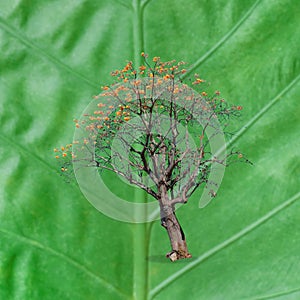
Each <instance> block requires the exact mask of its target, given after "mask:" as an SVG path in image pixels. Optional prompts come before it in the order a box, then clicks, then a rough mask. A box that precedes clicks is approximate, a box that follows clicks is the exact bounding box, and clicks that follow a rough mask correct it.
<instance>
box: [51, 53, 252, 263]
mask: <svg viewBox="0 0 300 300" xmlns="http://www.w3.org/2000/svg"><path fill="white" fill-rule="evenodd" d="M142 56H143V57H144V65H142V66H139V68H137V69H135V68H134V66H133V64H132V62H128V63H127V64H126V66H125V67H124V68H123V69H122V70H116V71H114V72H112V73H111V75H112V76H113V77H115V78H116V82H115V83H114V84H112V85H110V86H104V87H103V92H102V93H101V94H100V95H97V96H95V97H94V98H95V101H97V108H98V109H97V110H95V111H93V112H88V113H86V114H85V115H84V118H83V120H80V121H78V120H75V123H76V127H77V130H82V131H83V132H84V135H83V138H82V139H81V140H80V141H74V142H73V143H75V144H77V147H76V151H74V150H73V151H72V149H71V148H72V144H69V145H67V146H66V147H61V149H60V150H59V149H55V152H60V153H57V155H56V158H63V159H64V162H63V166H62V169H61V170H62V171H63V172H65V171H67V170H68V169H69V168H70V166H71V163H74V162H76V164H77V166H78V163H80V167H96V168H98V169H99V171H100V172H103V171H109V172H114V173H115V174H118V175H119V176H121V177H122V178H123V179H125V180H126V181H128V182H129V183H130V184H133V185H135V186H137V187H139V188H140V189H142V190H144V191H146V192H147V193H148V194H149V195H150V196H151V197H153V198H155V199H156V201H157V202H158V205H159V208H160V220H161V225H162V226H163V227H164V228H165V229H166V231H167V233H168V236H169V239H170V243H171V248H172V249H171V251H170V252H169V253H168V254H167V257H169V258H170V260H172V261H175V260H178V259H182V258H189V257H191V254H190V253H189V251H188V248H187V244H186V239H185V235H184V232H183V229H182V227H181V225H180V223H179V221H178V219H177V217H176V214H175V208H176V205H178V204H185V203H187V202H188V200H189V198H190V197H191V196H192V195H193V193H194V192H195V191H196V190H197V189H198V188H199V187H200V186H201V185H202V184H203V185H205V187H206V189H207V190H208V194H209V196H210V198H213V197H215V196H216V190H217V188H218V186H219V184H220V182H216V181H214V180H213V179H211V177H210V175H211V173H212V172H213V171H214V170H216V169H217V166H222V167H226V166H228V165H229V164H231V163H233V162H237V161H244V162H249V161H248V160H247V159H246V158H244V156H243V154H242V153H241V152H239V151H233V150H232V151H230V152H229V153H227V154H226V147H225V144H224V129H225V128H226V127H227V126H228V121H229V120H230V118H231V117H238V116H239V115H240V111H241V109H242V107H241V106H231V105H229V104H228V103H227V102H226V101H225V100H224V99H222V98H221V97H220V92H218V91H216V92H215V93H214V94H213V96H209V95H208V93H207V92H206V91H204V90H203V84H204V80H202V79H201V78H199V76H198V75H197V74H195V76H194V78H193V80H190V83H191V84H192V85H193V86H194V87H197V88H199V89H200V90H201V91H200V93H198V92H196V91H195V90H194V89H192V88H191V87H189V85H187V84H185V83H183V80H182V76H183V74H185V73H186V69H184V65H185V63H184V62H178V63H176V61H169V62H162V61H161V60H160V58H159V57H154V58H153V59H152V61H153V65H151V64H150V63H149V62H148V59H147V55H145V54H144V53H142ZM220 141H221V142H220ZM78 145H79V146H78ZM216 147H218V149H217V151H216ZM80 152H82V153H84V155H82V153H80ZM209 200H210V199H208V200H206V202H208V201H209Z"/></svg>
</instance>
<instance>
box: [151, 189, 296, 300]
mask: <svg viewBox="0 0 300 300" xmlns="http://www.w3.org/2000/svg"><path fill="white" fill-rule="evenodd" d="M299 198H300V192H298V193H297V194H295V195H294V196H292V197H291V198H289V199H288V200H286V201H284V202H283V203H282V204H280V205H278V206H277V207H275V208H273V209H272V210H271V211H269V212H268V213H266V214H265V215H264V216H262V217H261V218H259V219H258V220H256V221H255V222H253V223H251V224H250V225H248V226H246V227H245V228H243V229H242V230H241V231H239V232H238V233H236V234H234V235H233V236H231V237H230V238H228V239H227V240H225V241H224V242H222V243H220V244H218V245H216V246H215V247H213V248H211V249H210V250H208V251H207V252H205V253H204V254H202V255H201V256H199V257H198V258H197V259H195V260H194V261H192V262H191V263H189V264H188V265H186V266H185V267H183V268H182V269H180V270H179V271H177V272H176V273H174V274H172V275H171V276H169V277H168V278H166V279H165V280H164V281H162V282H161V283H160V284H158V285H157V286H156V287H154V288H153V289H152V290H151V291H150V297H151V298H153V296H155V295H156V294H158V293H159V292H160V291H161V290H163V289H164V288H166V287H167V286H168V285H170V284H171V283H172V282H174V281H175V280H177V279H178V278H179V277H181V276H182V275H183V274H185V273H186V272H188V271H189V270H191V269H193V268H195V267H197V266H198V265H199V264H200V263H201V262H203V261H205V260H206V259H208V258H209V257H211V256H213V255H215V254H216V253H218V252H220V251H221V250H223V249H225V248H226V247H228V246H229V245H231V244H233V243H234V242H236V241H238V240H239V239H241V238H242V237H244V236H246V235H247V234H248V233H250V232H251V231H253V230H255V229H256V228H258V227H259V226H260V225H262V224H263V223H265V222H267V221H268V220H269V219H270V218H271V217H273V216H275V215H276V214H278V213H280V212H281V211H282V210H284V209H285V208H287V207H288V206H290V205H292V204H293V203H294V202H296V201H297V200H298V199H299Z"/></svg>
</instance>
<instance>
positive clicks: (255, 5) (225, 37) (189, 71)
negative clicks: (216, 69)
mask: <svg viewBox="0 0 300 300" xmlns="http://www.w3.org/2000/svg"><path fill="white" fill-rule="evenodd" d="M260 1H261V0H257V1H255V3H254V4H253V5H252V6H251V7H250V9H249V10H248V11H247V12H246V13H245V14H244V15H243V17H242V18H241V19H240V20H239V21H238V22H237V23H236V24H235V25H234V26H233V27H232V28H231V30H229V31H228V32H227V33H226V34H225V35H224V36H223V37H222V38H221V39H220V40H219V41H218V42H217V43H216V44H215V45H214V46H213V47H212V48H210V49H209V50H208V51H207V52H206V53H204V54H203V55H202V56H201V57H200V58H199V59H198V60H197V61H196V62H195V63H194V64H192V67H191V68H190V69H189V70H188V71H187V72H186V73H185V74H184V75H183V76H181V78H182V79H184V78H186V77H187V76H188V75H189V74H190V73H191V72H193V71H194V70H195V69H196V68H198V67H199V66H200V65H201V64H202V63H203V62H204V61H205V60H206V59H207V58H209V57H210V56H211V55H212V54H213V53H214V52H215V51H216V50H217V49H218V48H220V47H221V46H222V45H223V44H224V43H225V42H226V41H227V40H229V39H230V37H231V36H232V35H233V34H234V33H235V32H236V31H237V30H238V29H239V28H240V27H241V26H242V25H243V23H245V21H246V20H247V19H248V18H249V17H250V15H251V14H252V12H253V11H254V10H255V8H256V7H257V5H258V4H259V2H260Z"/></svg>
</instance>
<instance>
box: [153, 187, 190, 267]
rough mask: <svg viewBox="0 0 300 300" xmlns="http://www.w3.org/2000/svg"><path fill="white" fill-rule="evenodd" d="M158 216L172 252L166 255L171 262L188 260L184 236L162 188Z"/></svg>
mask: <svg viewBox="0 0 300 300" xmlns="http://www.w3.org/2000/svg"><path fill="white" fill-rule="evenodd" d="M161 191H162V193H161V196H162V197H161V199H160V201H159V202H160V215H161V225H162V226H163V227H164V228H165V229H166V230H167V233H168V236H169V239H170V244H171V248H172V250H171V251H170V252H168V253H167V254H166V257H168V258H169V259H170V260H171V261H175V260H178V259H182V258H190V257H192V255H191V254H190V253H189V252H188V248H187V244H186V240H185V235H184V232H183V230H182V227H181V226H180V224H179V222H178V219H177V217H176V214H175V208H174V206H173V205H171V204H170V201H169V199H168V196H167V193H166V191H165V189H164V188H162V189H161Z"/></svg>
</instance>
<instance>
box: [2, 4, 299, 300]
mask: <svg viewBox="0 0 300 300" xmlns="http://www.w3.org/2000/svg"><path fill="white" fill-rule="evenodd" d="M299 14H300V6H299V3H298V2H297V1H296V0H270V1H263V0H257V1H254V0H251V1H250V0H245V1H238V0H229V1H228V0H227V1H225V0H212V1H196V0H191V1H188V2H187V1H183V0H179V1H171V0H165V1H157V0H150V1H149V0H148V1H147V0H145V1H141V0H133V1H125V0H118V1H113V2H112V1H105V0H100V1H81V0H76V1H70V0H62V1H49V0H47V1H38V0H32V1H26V0H19V1H2V2H1V3H0V48H1V57H0V92H1V101H0V126H1V127H0V128H1V131H0V153H1V156H0V167H1V173H0V186H1V188H0V218H1V225H0V245H1V247H0V298H1V299H13V300H15V299H22V300H27V299H28V300H32V299H49V300H50V299H51V300H52V299H100V298H101V299H137V300H140V299H141V300H144V299H208V300H210V299H211V300H212V299H213V300H215V299H251V300H252V299H298V298H299V296H300V278H299V269H300V264H299V251H300V233H299V230H298V229H297V228H298V227H299V215H300V204H299V201H298V200H299V198H300V190H299V186H300V185H299V183H300V180H299V178H300V176H299V175H300V158H299V147H300V139H299V132H300V122H299V115H300V106H299V95H300V83H299V81H300V58H299V48H300V19H299V17H298V16H299ZM141 51H145V52H146V53H149V55H150V57H151V56H160V57H161V58H162V59H163V60H170V59H177V60H184V61H188V62H189V63H191V64H193V70H192V72H197V73H199V74H200V76H201V77H202V78H204V79H206V80H207V81H208V82H211V86H212V89H218V90H220V91H221V93H222V94H223V95H224V97H225V98H226V99H227V100H228V101H229V102H232V103H234V104H238V105H242V106H243V107H244V110H243V111H244V113H243V117H242V120H241V122H240V123H239V124H235V126H236V135H235V136H234V137H233V139H232V140H231V142H230V146H231V147H236V148H238V149H241V150H243V151H244V152H246V153H247V156H248V157H249V159H250V160H251V161H253V162H254V166H249V165H242V164H241V165H233V166H231V167H229V168H228V169H227V171H226V173H225V177H224V180H223V182H222V186H221V188H220V190H219V192H218V196H217V198H216V199H215V200H214V201H213V202H212V203H211V204H210V205H209V206H207V207H206V208H205V209H199V208H198V199H199V197H200V194H197V195H195V196H193V198H192V199H191V201H190V203H189V204H188V205H186V206H184V207H183V208H180V209H179V210H178V218H179V219H180V221H181V223H182V226H183V228H184V230H185V233H186V236H187V241H188V244H189V248H190V251H191V253H192V254H193V258H192V259H190V260H184V261H179V262H176V263H173V264H172V263H170V262H169V261H168V260H166V259H165V258H164V256H163V255H164V253H165V252H167V251H169V242H168V239H167V235H166V232H164V231H163V228H161V226H160V224H159V222H155V223H153V224H151V225H149V224H148V225H132V224H127V223H121V222H118V221H115V220H113V219H110V218H108V217H106V216H104V215H102V214H101V213H99V212H98V211H97V210H96V209H95V208H93V207H92V206H91V205H90V204H89V203H88V201H87V200H86V199H85V198H84V197H83V196H82V194H81V192H80V190H79V188H78V187H77V186H76V185H75V184H66V183H65V182H64V180H63V179H62V177H61V176H60V172H59V168H58V167H57V166H56V164H55V161H54V158H52V156H54V155H53V148H54V147H57V146H59V145H65V144H66V143H68V142H71V140H72V136H73V131H74V123H72V119H73V118H77V117H79V115H80V114H81V112H82V111H83V109H84V108H85V107H86V105H87V104H88V103H89V102H90V101H91V96H92V95H94V94H97V93H99V90H100V87H101V85H106V84H109V83H110V82H111V78H110V76H109V73H110V71H112V70H114V69H116V68H119V67H120V66H122V65H123V64H124V62H125V61H126V60H133V61H134V62H136V63H137V62H138V60H139V53H140V52H141ZM117 183H118V184H112V187H113V189H115V190H116V192H117V193H120V194H122V195H123V194H126V187H124V186H123V185H122V186H120V185H119V182H117ZM130 191H131V190H130ZM137 196H138V195H137Z"/></svg>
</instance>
